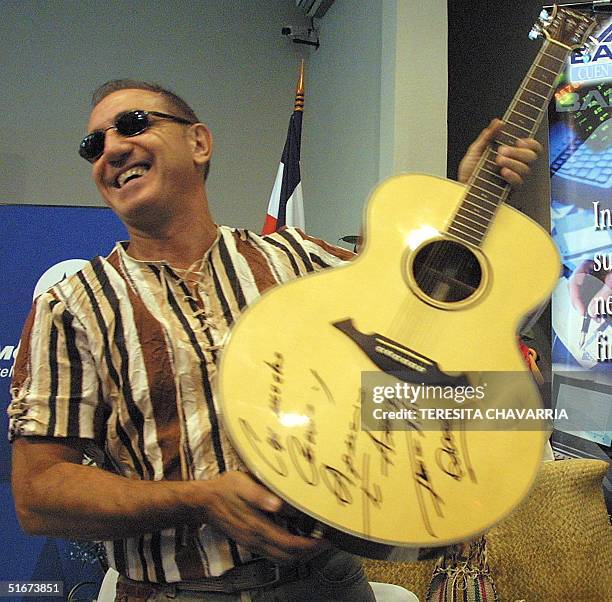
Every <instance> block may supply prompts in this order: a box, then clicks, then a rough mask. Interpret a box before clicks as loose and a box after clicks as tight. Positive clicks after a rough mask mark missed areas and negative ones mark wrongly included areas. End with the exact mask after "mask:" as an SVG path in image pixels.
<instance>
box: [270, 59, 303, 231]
mask: <svg viewBox="0 0 612 602" xmlns="http://www.w3.org/2000/svg"><path fill="white" fill-rule="evenodd" d="M303 113H304V61H302V64H301V66H300V77H299V79H298V84H297V87H296V89H295V106H294V109H293V114H292V115H291V119H290V120H289V129H288V131H287V140H286V141H285V148H284V149H283V156H282V157H281V162H280V165H279V166H278V172H277V174H276V180H275V181H274V187H273V188H272V194H271V195H270V202H269V203H268V212H267V214H266V221H265V223H264V227H263V230H262V232H261V233H262V234H271V233H272V232H275V231H276V230H278V229H279V228H281V227H282V226H297V227H298V228H302V229H303V228H304V201H303V199H302V182H301V177H300V144H301V139H302V115H303Z"/></svg>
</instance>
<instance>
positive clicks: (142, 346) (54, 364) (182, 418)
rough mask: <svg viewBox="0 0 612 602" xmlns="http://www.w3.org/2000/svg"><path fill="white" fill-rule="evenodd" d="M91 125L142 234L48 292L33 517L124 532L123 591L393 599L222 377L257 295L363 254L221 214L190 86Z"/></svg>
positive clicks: (19, 476)
mask: <svg viewBox="0 0 612 602" xmlns="http://www.w3.org/2000/svg"><path fill="white" fill-rule="evenodd" d="M498 127H499V124H492V125H491V126H490V127H489V128H488V129H487V130H485V131H484V132H483V133H482V134H481V136H480V137H479V139H478V140H477V141H476V142H475V143H474V144H473V145H472V146H471V147H470V150H469V151H468V154H467V155H466V158H465V159H464V162H463V165H462V170H461V174H462V176H461V177H462V178H464V179H465V178H467V176H468V175H469V173H470V172H471V170H472V169H473V167H474V165H475V164H476V162H477V160H478V157H479V156H480V154H481V153H482V151H483V149H484V148H485V146H486V144H487V142H488V141H489V140H490V139H491V137H492V136H493V135H494V133H495V131H496V129H497V128H498ZM88 131H89V134H88V135H87V136H86V137H85V138H84V140H83V141H82V142H81V145H80V147H79V153H80V155H81V156H82V157H83V158H85V159H86V160H87V161H89V162H90V163H91V170H92V178H93V180H94V182H95V184H96V186H97V188H98V190H99V191H100V194H101V195H102V197H103V198H104V200H105V202H106V203H107V204H108V205H109V206H110V207H111V209H112V210H113V211H114V212H115V213H116V214H117V215H118V216H119V218H120V219H121V220H122V221H123V222H124V224H125V225H126V227H127V230H128V233H129V241H128V242H121V243H118V244H117V246H116V247H115V249H114V250H113V252H112V253H111V254H110V255H109V256H108V257H106V258H101V257H98V258H96V259H94V260H92V262H90V264H88V265H87V266H86V267H85V268H84V269H83V270H81V271H80V272H79V273H78V274H76V275H75V276H73V277H71V278H68V279H66V280H64V281H63V282H61V283H59V284H58V285H56V286H55V287H53V288H52V289H51V290H49V291H48V292H46V293H44V294H42V295H40V296H39V297H38V298H37V299H36V302H35V305H34V307H33V309H32V312H31V314H30V316H29V318H28V320H27V322H26V325H25V327H24V332H23V336H22V342H21V347H20V353H19V356H18V358H17V362H16V366H15V377H14V382H13V388H12V394H13V400H12V403H11V405H10V408H9V415H10V418H11V421H10V429H11V433H10V435H11V439H12V441H13V488H14V497H15V502H16V507H17V511H18V515H19V518H20V521H21V523H22V525H23V527H24V529H26V531H28V532H29V533H32V534H44V535H51V536H57V537H68V538H73V539H90V540H92V539H93V540H103V541H105V545H106V550H107V554H108V559H109V563H110V564H111V566H113V567H115V568H116V569H117V570H118V571H119V573H120V575H121V577H120V579H119V583H118V593H117V600H122V601H136V600H145V599H149V600H166V599H168V598H172V599H176V600H186V601H187V600H200V599H204V600H245V599H253V600H314V601H316V600H320V601H323V600H325V601H327V602H330V601H334V600H338V601H340V600H347V601H348V600H350V601H360V600H364V601H371V600H374V597H373V594H372V591H371V589H370V587H369V585H368V583H367V580H366V578H365V576H364V574H363V571H362V569H361V567H360V564H359V562H358V561H357V560H356V559H355V558H354V557H352V556H350V555H349V554H346V553H344V552H341V551H339V550H337V549H336V548H334V547H332V546H330V545H329V544H328V543H326V542H323V541H321V540H317V539H313V538H310V537H303V536H300V535H296V534H293V533H292V532H290V531H289V530H288V529H286V528H284V527H283V526H281V525H282V524H284V523H283V520H282V519H283V517H282V515H283V504H282V502H281V500H280V499H279V498H278V497H276V496H275V495H273V494H271V493H270V492H269V491H268V490H267V489H266V488H264V487H263V486H261V485H260V484H258V483H257V482H255V481H254V480H253V479H252V478H251V477H250V476H249V475H248V474H247V473H246V471H245V470H244V466H243V465H242V463H241V461H240V459H239V458H238V457H237V455H236V453H235V451H234V450H233V449H232V447H231V445H230V443H229V441H228V439H227V437H226V434H225V433H224V431H223V429H222V428H221V426H220V423H219V417H218V414H217V410H218V408H217V400H216V391H215V381H216V371H217V361H218V357H219V350H220V349H221V348H222V346H223V344H224V341H225V340H226V337H227V335H228V332H229V329H230V328H231V325H232V324H233V322H234V321H235V320H236V319H237V317H238V316H239V315H240V313H241V312H242V311H243V310H244V309H245V307H247V306H248V305H249V303H251V302H252V301H253V300H254V299H256V298H257V297H258V296H259V295H260V294H261V293H262V292H263V291H265V290H266V289H268V288H270V287H272V286H275V285H276V284H278V283H282V282H285V281H287V280H290V279H293V278H296V277H299V276H301V275H304V274H307V273H309V272H312V271H314V270H318V269H322V268H326V267H330V266H333V265H336V264H338V263H339V262H341V261H342V260H346V259H349V258H350V256H351V254H350V253H348V252H347V251H345V250H342V249H339V248H336V247H333V246H331V245H328V244H326V243H324V242H323V241H319V240H316V239H313V238H310V237H307V236H305V235H303V234H302V233H300V232H299V231H297V230H293V229H287V230H285V231H283V232H280V233H275V234H273V235H270V236H265V237H261V236H258V235H256V234H254V233H252V232H249V231H246V230H238V229H232V228H227V227H224V226H217V225H216V224H215V223H214V221H213V219H212V217H211V215H210V212H209V209H208V200H207V195H206V183H205V182H206V175H207V172H208V169H209V164H210V160H211V156H212V137H211V134H210V132H209V130H208V129H207V127H206V126H205V125H204V124H202V123H201V122H200V121H199V120H198V118H197V117H196V115H195V114H194V112H193V111H192V110H191V109H190V108H189V106H188V105H187V104H186V103H185V102H184V101H183V100H182V99H180V98H179V97H177V96H175V95H174V94H172V93H171V92H168V91H166V90H164V89H162V88H160V87H158V86H156V85H151V84H148V83H144V82H137V81H131V80H116V81H111V82H108V83H107V84H105V85H103V86H102V87H101V88H100V89H99V90H97V91H96V93H95V94H94V98H93V109H92V111H91V115H90V118H89V124H88ZM539 150H540V148H539V145H538V143H537V142H535V141H533V140H527V141H520V142H519V143H517V146H516V147H513V148H507V149H505V150H504V152H503V153H501V154H500V157H499V162H500V164H501V165H502V167H503V170H502V175H504V177H506V178H507V179H508V181H509V182H511V183H513V184H520V182H521V181H522V178H523V177H524V176H525V175H526V173H527V172H528V171H529V163H530V162H531V161H533V160H534V159H535V157H536V156H537V153H538V152H539ZM244 386H245V387H248V383H244ZM84 454H88V455H90V456H92V457H95V458H98V462H97V463H98V466H97V467H92V466H84V465H82V460H83V456H84ZM273 515H275V516H274V519H273V518H272V516H273Z"/></svg>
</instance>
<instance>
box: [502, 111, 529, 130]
mask: <svg viewBox="0 0 612 602" xmlns="http://www.w3.org/2000/svg"><path fill="white" fill-rule="evenodd" d="M510 116H511V117H512V118H514V113H512V114H511V115H510ZM506 123H508V124H510V125H513V126H514V127H517V128H520V129H521V130H523V131H524V132H527V133H528V134H531V130H532V129H533V128H532V127H525V126H524V125H521V124H520V123H515V122H514V121H510V120H507V121H506Z"/></svg>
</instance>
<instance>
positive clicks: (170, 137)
mask: <svg viewBox="0 0 612 602" xmlns="http://www.w3.org/2000/svg"><path fill="white" fill-rule="evenodd" d="M133 109H142V110H145V111H159V112H161V113H168V114H170V115H176V114H177V112H176V110H173V108H172V107H170V106H168V105H167V103H166V102H165V100H164V99H163V97H162V96H161V95H159V94H157V93H155V92H150V91H148V90H137V89H128V90H120V91H118V92H113V93H112V94H109V95H108V96H106V97H105V98H104V99H103V100H102V101H100V103H98V104H97V105H96V106H95V107H94V109H93V110H92V112H91V115H90V118H89V124H88V128H87V129H88V131H89V132H93V131H94V130H103V129H106V128H108V127H109V126H112V125H113V123H114V121H115V118H116V117H117V115H119V114H120V113H122V112H124V111H129V110H133ZM151 123H152V125H151V127H149V128H148V129H147V130H145V131H144V132H142V133H141V134H137V135H136V136H132V137H123V136H121V135H120V134H119V133H118V132H117V131H116V130H114V129H110V130H108V131H107V132H106V136H105V141H104V152H103V153H102V155H100V157H99V158H98V159H97V160H96V161H95V162H94V163H93V165H92V177H93V180H94V182H95V184H96V186H97V188H98V190H99V191H100V194H101V195H102V197H103V198H104V200H105V201H106V203H107V204H108V205H109V206H110V207H111V208H112V209H113V211H115V213H117V215H118V216H119V217H120V218H121V219H122V220H123V221H124V222H125V223H126V224H127V225H128V226H129V225H132V226H140V225H142V226H145V225H149V224H151V223H154V222H155V221H156V219H157V218H159V216H160V213H159V212H160V211H161V212H163V213H166V214H167V213H168V212H172V210H173V206H177V205H178V204H179V203H180V201H181V199H183V198H184V195H185V194H192V195H193V193H194V186H196V187H197V186H198V185H199V184H200V183H201V180H202V175H201V173H200V171H199V165H198V160H199V159H197V158H196V157H195V154H194V139H193V137H192V135H191V132H190V126H188V125H184V124H179V123H175V122H173V121H170V120H167V119H159V118H157V117H155V116H153V117H151ZM195 190H197V188H195Z"/></svg>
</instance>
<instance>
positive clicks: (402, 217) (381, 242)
mask: <svg viewBox="0 0 612 602" xmlns="http://www.w3.org/2000/svg"><path fill="white" fill-rule="evenodd" d="M464 194H465V187H464V186H462V185H460V184H457V183H454V182H450V181H447V180H443V179H439V178H434V177H430V176H424V175H402V176H396V177H393V178H390V179H389V180H386V181H385V182H383V183H382V184H381V185H380V186H379V187H378V188H377V189H376V190H375V191H374V193H373V195H372V198H371V200H370V202H369V205H368V208H367V212H366V227H367V231H366V244H365V247H364V249H363V250H362V253H361V255H360V256H359V257H358V258H357V259H356V260H355V261H353V262H352V263H350V264H349V265H347V266H345V267H340V268H337V269H332V270H327V271H325V272H323V273H319V274H316V275H312V276H308V277H305V278H301V279H299V280H296V281H294V282H291V283H289V284H287V285H284V286H282V287H279V288H277V289H275V290H273V291H271V292H269V293H267V294H265V295H264V296H263V297H262V298H261V299H260V300H258V301H257V302H256V303H255V304H254V305H253V306H252V307H251V308H249V309H248V310H247V311H246V312H245V314H244V315H243V316H242V317H241V318H240V320H239V321H238V322H237V324H236V325H235V326H234V329H233V331H232V334H231V336H230V339H229V342H228V345H227V347H226V349H225V351H224V353H223V357H222V362H221V372H220V381H219V387H220V393H221V398H222V401H223V404H222V414H223V421H224V425H225V428H226V429H227V431H228V433H229V435H230V437H231V440H232V442H233V443H234V445H235V446H236V448H237V450H238V452H239V454H240V455H241V457H242V458H243V460H244V461H245V463H246V464H247V466H248V468H249V469H250V470H251V471H252V473H253V474H254V475H255V476H256V477H257V478H258V479H260V480H261V481H262V482H263V483H264V484H265V485H266V486H267V487H269V488H270V489H271V490H272V491H274V492H276V493H278V494H279V495H280V496H281V497H282V498H283V499H285V500H286V501H287V502H288V503H289V504H291V505H292V506H294V507H295V508H297V509H299V510H301V511H302V512H304V513H305V514H307V515H309V516H311V517H313V518H315V519H317V520H318V521H320V522H321V523H323V524H325V525H328V526H330V527H332V528H334V529H338V530H339V531H341V532H343V533H345V534H350V535H353V536H355V537H357V538H363V539H364V540H367V541H370V542H377V543H378V544H383V545H384V546H407V547H411V548H420V547H436V546H441V545H445V544H448V543H450V542H456V541H461V540H466V539H469V538H471V537H473V536H475V535H477V534H479V533H481V532H483V531H484V530H486V529H487V528H488V527H489V526H491V525H492V524H493V523H495V522H496V521H498V520H499V519H501V518H502V517H503V516H504V515H506V514H507V513H509V512H510V510H511V509H512V508H513V507H514V506H515V505H516V504H517V503H518V502H519V501H520V500H521V499H522V498H523V497H524V496H525V494H526V493H527V491H528V489H529V487H530V485H531V483H532V481H533V479H534V476H535V474H536V472H537V470H538V465H539V462H540V460H541V455H542V446H543V443H544V441H545V432H544V429H543V426H542V425H541V424H539V423H537V422H536V421H533V420H530V421H523V422H521V421H516V422H513V421H504V423H503V425H501V426H499V425H498V428H499V430H496V431H495V432H490V431H478V430H470V429H469V428H467V429H465V428H464V427H465V425H462V424H461V422H459V421H452V422H451V424H450V426H449V425H448V424H447V423H441V424H440V425H439V429H438V430H427V431H423V430H419V428H418V427H416V428H414V425H412V426H411V425H409V424H406V426H405V428H403V429H402V430H395V431H391V432H384V431H379V432H374V433H367V432H365V431H363V430H361V426H360V412H359V407H360V400H361V376H362V373H364V372H373V371H374V372H375V371H378V372H380V369H379V368H378V367H377V366H376V364H375V363H374V362H373V361H372V360H371V359H370V358H369V357H368V355H367V354H366V353H364V350H363V349H362V348H360V346H359V345H358V344H356V342H355V341H354V340H353V339H351V338H350V337H349V336H347V334H346V333H345V332H342V331H341V330H340V329H339V328H338V327H337V326H334V324H335V323H339V322H340V323H341V322H343V321H346V320H348V319H350V320H352V324H353V326H354V327H355V328H356V329H357V330H358V331H359V332H360V333H364V334H366V335H369V334H377V335H382V336H383V337H385V338H387V339H389V340H392V341H394V342H395V343H397V344H398V345H399V348H407V349H409V350H411V351H413V352H415V353H416V354H419V355H420V356H424V357H425V358H428V360H431V361H433V362H435V363H436V364H437V367H438V368H439V369H440V370H442V371H443V372H447V373H449V372H450V373H466V372H469V373H484V372H487V371H501V372H508V373H516V374H517V375H518V376H517V377H516V378H508V379H502V380H501V381H500V382H498V383H497V384H496V383H495V382H491V383H490V384H489V386H488V391H487V395H486V398H485V400H483V401H482V402H477V401H472V402H465V403H464V404H458V403H457V402H455V401H450V402H448V403H447V404H446V406H447V407H465V408H468V407H476V406H477V405H478V406H479V407H481V408H486V407H489V406H490V407H493V406H495V405H496V404H501V405H504V406H505V407H514V408H538V407H540V400H539V396H538V392H537V388H536V386H535V385H534V384H533V382H532V380H531V378H530V377H529V376H528V372H527V368H526V365H525V362H524V360H523V358H522V357H521V354H520V352H519V350H518V346H517V330H518V328H519V326H520V322H521V320H522V319H523V317H524V316H525V315H526V314H528V313H529V312H530V311H533V310H534V308H536V307H537V306H538V305H539V304H541V303H543V302H544V301H545V300H546V298H547V297H548V295H549V294H550V291H551V290H552V288H553V286H554V284H555V282H556V280H557V277H558V273H559V257H558V253H557V250H556V248H555V246H554V244H553V243H552V241H551V239H550V237H549V236H548V234H547V233H546V232H545V231H544V230H543V229H542V228H541V227H540V226H538V225H537V224H536V223H535V222H533V221H531V220H530V219H529V218H527V217H525V216H524V215H522V214H520V213H519V212H517V211H515V210H513V209H512V208H509V207H508V206H506V205H504V204H502V205H501V206H500V207H499V209H498V213H497V215H496V218H495V220H494V222H493V223H492V225H491V228H490V230H489V232H488V234H487V236H486V238H485V240H484V242H483V243H482V245H481V246H480V248H479V249H478V248H476V247H474V248H473V249H470V248H469V245H463V246H464V247H465V248H466V249H467V250H468V252H473V253H474V257H475V258H476V259H477V262H478V264H479V265H480V268H481V270H482V273H481V275H480V284H479V285H478V286H476V287H475V290H474V291H473V292H472V293H471V294H469V295H468V296H467V298H465V299H463V300H459V301H456V302H444V301H439V300H436V299H435V298H429V297H428V295H427V294H423V293H422V291H420V290H419V288H418V286H417V285H416V284H415V280H414V278H413V275H412V272H411V270H412V268H411V265H412V261H413V260H414V258H415V257H416V255H417V253H418V252H419V249H422V248H423V247H424V246H427V245H428V244H430V243H431V242H432V241H435V240H437V239H439V238H440V237H442V238H444V235H443V233H444V232H445V231H446V229H447V226H448V224H449V223H450V221H451V219H452V218H453V215H454V214H455V211H456V209H457V207H458V205H459V203H460V201H461V199H462V198H463V196H464ZM449 260H450V258H449ZM399 368H401V366H398V369H399ZM520 375H522V376H520ZM476 378H477V379H478V377H476ZM482 378H483V379H485V380H486V378H488V377H487V376H486V375H484V376H482ZM414 382H415V383H419V382H420V375H419V374H418V373H416V374H415V375H414ZM510 383H512V386H510ZM440 407H442V406H440ZM448 428H450V431H449V430H448ZM365 554H368V552H367V551H366V552H365ZM372 555H374V556H377V555H380V554H379V553H378V552H375V553H374V554H372Z"/></svg>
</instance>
